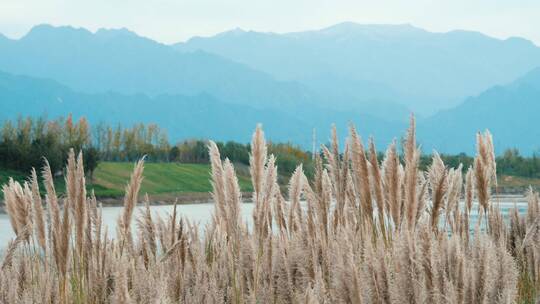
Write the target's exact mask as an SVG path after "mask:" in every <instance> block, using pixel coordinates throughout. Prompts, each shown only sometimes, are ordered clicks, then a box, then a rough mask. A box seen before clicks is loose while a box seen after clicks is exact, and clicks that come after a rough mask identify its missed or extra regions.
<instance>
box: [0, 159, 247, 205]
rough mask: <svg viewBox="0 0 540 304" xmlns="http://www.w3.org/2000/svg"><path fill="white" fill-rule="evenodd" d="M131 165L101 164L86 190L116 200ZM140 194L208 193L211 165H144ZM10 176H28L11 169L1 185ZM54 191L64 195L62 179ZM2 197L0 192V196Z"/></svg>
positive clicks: (243, 176)
mask: <svg viewBox="0 0 540 304" xmlns="http://www.w3.org/2000/svg"><path fill="white" fill-rule="evenodd" d="M133 166H134V164H133V163H129V162H102V163H100V164H99V166H98V168H97V169H96V171H95V172H94V178H93V180H92V181H87V188H88V190H90V189H93V190H94V191H95V193H96V196H98V197H117V196H121V195H123V194H124V187H125V185H126V183H127V182H128V181H129V176H130V174H131V172H132V171H133ZM144 167H145V169H144V180H143V183H142V187H141V193H143V194H144V193H148V194H150V195H152V194H174V193H190V192H191V193H193V192H197V193H200V192H204V193H208V192H210V191H211V190H212V187H211V184H210V166H209V165H207V164H180V163H146V164H145V166H144ZM242 171H243V170H240V171H239V172H238V179H239V184H240V187H241V189H242V191H251V184H250V181H249V175H248V174H247V172H242ZM9 177H13V178H14V179H15V180H17V181H19V182H22V181H24V180H25V179H26V178H27V175H25V174H23V173H21V172H18V171H13V170H0V185H3V184H5V183H6V182H7V181H8V180H9ZM55 182H56V187H57V188H56V189H57V191H58V192H59V193H63V192H64V189H65V186H64V181H63V178H57V180H56V181H55ZM2 196H3V194H1V193H0V197H2Z"/></svg>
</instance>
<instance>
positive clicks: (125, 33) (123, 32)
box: [96, 27, 139, 38]
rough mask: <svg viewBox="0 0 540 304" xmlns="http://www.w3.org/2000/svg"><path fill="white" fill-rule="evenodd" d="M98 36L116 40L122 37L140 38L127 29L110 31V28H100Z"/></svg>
mask: <svg viewBox="0 0 540 304" xmlns="http://www.w3.org/2000/svg"><path fill="white" fill-rule="evenodd" d="M96 35H97V36H101V37H107V38H116V37H121V36H125V37H139V35H137V33H135V32H133V31H131V30H129V29H127V28H125V27H122V28H111V29H108V28H100V29H99V30H98V31H97V32H96Z"/></svg>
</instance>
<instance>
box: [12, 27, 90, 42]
mask: <svg viewBox="0 0 540 304" xmlns="http://www.w3.org/2000/svg"><path fill="white" fill-rule="evenodd" d="M89 35H92V33H91V32H90V31H89V30H87V29H85V28H82V27H81V28H75V27H72V26H54V25H50V24H40V25H36V26H34V27H33V28H32V29H31V30H30V31H29V32H28V33H27V34H26V35H25V36H24V37H22V38H21V40H30V39H35V38H38V39H40V38H45V39H50V38H51V37H54V36H62V37H65V36H89Z"/></svg>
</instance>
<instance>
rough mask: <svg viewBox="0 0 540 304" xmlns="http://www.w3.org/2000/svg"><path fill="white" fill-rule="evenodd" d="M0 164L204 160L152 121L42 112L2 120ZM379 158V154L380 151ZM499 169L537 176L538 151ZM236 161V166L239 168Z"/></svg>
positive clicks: (509, 154)
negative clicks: (77, 158)
mask: <svg viewBox="0 0 540 304" xmlns="http://www.w3.org/2000/svg"><path fill="white" fill-rule="evenodd" d="M0 135H1V138H0V168H4V169H12V170H17V171H21V172H28V171H29V170H30V169H31V168H32V167H33V168H41V167H42V166H43V161H44V158H46V159H47V160H48V161H49V163H50V166H51V169H53V170H54V171H55V172H56V173H57V174H61V172H62V171H61V170H62V168H64V162H65V160H66V159H67V153H68V152H69V149H70V148H73V149H74V150H75V151H76V152H78V151H82V152H83V155H84V163H85V169H86V173H87V174H88V175H90V176H91V175H92V173H93V171H94V170H95V169H96V167H97V165H98V162H99V161H130V162H132V161H136V160H138V159H140V158H141V157H142V156H146V158H147V161H150V162H182V163H202V164H207V163H209V156H208V150H207V146H208V141H207V140H202V139H190V140H183V141H180V142H178V143H176V144H171V143H170V141H169V140H168V136H167V133H166V132H165V130H163V129H160V128H159V126H158V125H156V124H143V123H139V124H135V125H133V126H131V127H123V126H122V125H116V126H114V127H113V126H111V125H107V124H104V123H100V124H97V125H96V126H95V127H94V128H92V127H91V126H90V124H89V122H88V121H87V120H86V119H85V118H84V117H82V118H80V119H78V120H74V119H73V117H72V116H71V115H68V116H67V117H66V118H58V119H54V120H49V119H47V118H46V117H38V118H32V117H25V118H23V117H19V118H18V119H16V120H13V121H12V120H6V121H5V122H4V123H3V125H2V128H1V130H0ZM217 145H218V147H219V150H220V153H221V156H222V157H223V158H228V159H230V160H231V161H233V162H235V163H237V164H243V165H246V166H247V165H249V154H250V146H249V144H243V143H238V142H234V141H228V142H217ZM268 149H269V154H273V155H274V156H276V164H277V167H278V170H279V172H280V173H283V174H284V175H287V174H290V173H292V172H293V171H294V170H295V168H296V167H297V166H298V165H299V164H303V165H304V170H305V171H306V173H307V174H308V175H310V173H311V172H312V170H313V161H312V154H311V152H308V151H305V150H304V149H302V148H301V147H299V146H296V145H294V144H292V143H270V144H269V147H268ZM380 156H381V157H380V159H382V155H380ZM441 158H442V159H443V161H444V163H445V164H446V165H448V166H449V167H457V166H458V165H459V164H460V163H461V164H463V169H464V170H466V169H467V168H468V167H469V166H471V165H472V163H473V161H474V159H473V158H472V157H471V156H468V155H466V154H464V153H461V154H457V155H447V154H442V155H441ZM496 161H497V171H498V173H499V174H504V175H515V176H523V177H529V178H540V157H539V156H538V155H537V154H533V155H532V156H528V157H526V156H522V155H520V153H519V151H518V150H517V149H509V150H507V151H505V152H504V153H503V154H501V155H499V156H498V157H497V159H496ZM430 163H431V155H423V156H422V157H421V159H420V169H422V170H424V169H426V168H427V167H428V166H429V165H430ZM241 169H242V167H241V166H239V170H241Z"/></svg>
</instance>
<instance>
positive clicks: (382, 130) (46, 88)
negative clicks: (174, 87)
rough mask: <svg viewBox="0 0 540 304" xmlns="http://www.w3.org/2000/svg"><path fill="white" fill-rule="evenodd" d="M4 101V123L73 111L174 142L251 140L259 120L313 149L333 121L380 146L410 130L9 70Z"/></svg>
mask: <svg viewBox="0 0 540 304" xmlns="http://www.w3.org/2000/svg"><path fill="white" fill-rule="evenodd" d="M0 104H2V111H0V121H2V120H5V119H15V118H17V117H18V116H19V115H20V114H22V115H24V116H26V115H30V116H41V115H47V116H48V117H50V118H56V117H58V116H64V117H65V116H67V115H68V114H69V113H72V114H73V115H74V116H75V117H81V116H85V117H87V118H88V119H89V120H90V122H91V123H93V124H97V123H98V122H106V123H109V124H113V125H116V124H118V123H121V124H123V125H124V126H128V125H131V124H134V123H138V122H145V123H157V124H158V125H159V126H160V127H162V128H164V129H166V130H167V131H168V134H169V138H170V139H171V140H172V141H177V140H181V139H187V138H211V139H214V140H236V141H239V142H248V141H249V140H250V139H251V133H252V132H253V129H254V128H255V126H256V124H257V123H262V124H263V126H264V129H265V131H266V133H267V135H268V138H269V139H270V140H274V141H279V142H287V141H288V142H293V143H295V144H299V145H301V146H303V147H304V148H306V149H308V148H311V144H312V131H313V128H315V129H316V130H317V132H318V136H319V140H318V142H319V143H321V142H327V140H328V138H329V132H330V126H331V124H332V123H336V124H337V126H338V127H339V131H340V133H341V134H343V135H344V134H345V129H346V128H347V127H348V124H349V122H354V123H356V125H357V126H358V129H359V130H360V132H361V133H362V134H363V135H365V136H368V135H374V136H376V138H377V140H378V142H379V143H380V144H387V143H389V142H390V141H391V139H392V138H393V137H394V136H400V135H401V132H402V130H403V128H404V125H403V124H400V123H391V122H386V121H384V120H381V119H378V118H374V117H371V116H368V115H362V116H359V115H355V114H351V113H347V112H338V111H331V110H323V109H317V108H310V109H306V110H305V111H301V112H296V113H294V114H290V113H289V112H288V111H279V110H263V109H256V108H253V107H249V106H246V105H238V104H227V103H223V102H221V101H219V100H217V99H216V98H214V97H212V96H211V95H209V94H198V95H194V96H184V95H157V96H153V97H149V96H147V95H145V94H133V95H124V94H118V93H113V92H107V93H79V92H76V91H74V90H72V89H69V88H68V87H66V86H64V85H61V84H59V83H57V82H55V81H51V80H46V79H39V78H32V77H27V76H15V75H12V74H8V73H4V72H0Z"/></svg>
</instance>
